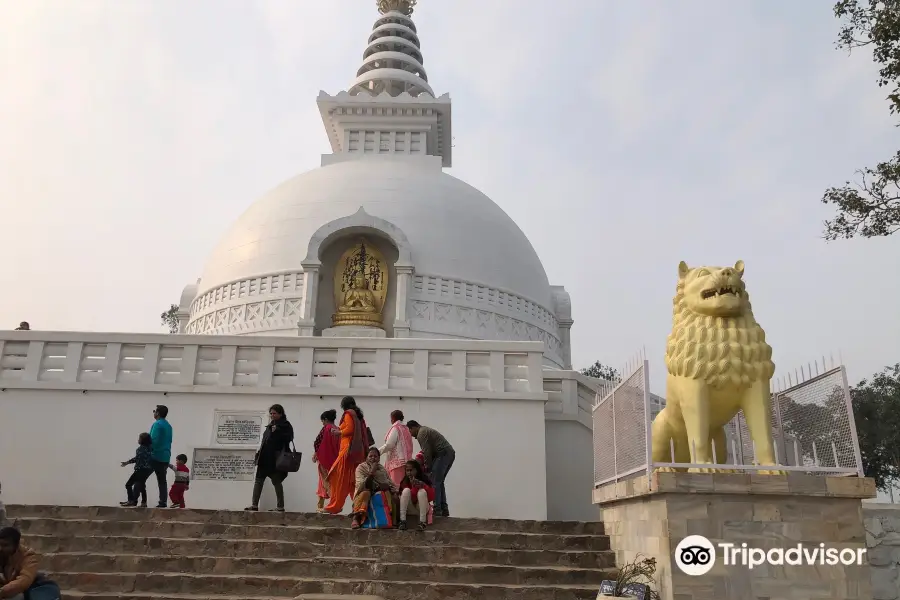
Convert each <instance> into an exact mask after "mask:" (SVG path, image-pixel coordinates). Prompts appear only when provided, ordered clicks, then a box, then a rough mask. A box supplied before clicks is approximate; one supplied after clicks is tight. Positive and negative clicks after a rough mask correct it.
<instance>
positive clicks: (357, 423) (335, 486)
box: [323, 396, 368, 515]
mask: <svg viewBox="0 0 900 600" xmlns="http://www.w3.org/2000/svg"><path fill="white" fill-rule="evenodd" d="M341 408H342V409H343V411H344V415H343V416H342V417H341V422H340V436H341V447H340V451H339V452H338V456H337V460H335V461H334V464H333V465H332V466H331V469H330V470H329V471H328V477H327V479H326V480H327V483H328V487H329V491H330V492H331V493H330V494H329V495H330V496H331V498H330V501H329V503H328V504H327V505H326V506H325V508H324V509H323V511H324V512H327V513H330V514H333V515H336V514H340V512H341V511H342V510H344V504H345V503H346V502H347V498H350V497H352V496H353V492H354V491H355V489H356V467H358V466H359V465H360V463H362V462H363V461H364V460H366V448H367V444H366V442H367V441H368V439H367V437H368V436H367V433H366V422H365V421H364V420H363V413H362V411H361V410H360V409H359V407H358V406H356V400H354V399H353V397H351V396H344V398H343V399H342V400H341Z"/></svg>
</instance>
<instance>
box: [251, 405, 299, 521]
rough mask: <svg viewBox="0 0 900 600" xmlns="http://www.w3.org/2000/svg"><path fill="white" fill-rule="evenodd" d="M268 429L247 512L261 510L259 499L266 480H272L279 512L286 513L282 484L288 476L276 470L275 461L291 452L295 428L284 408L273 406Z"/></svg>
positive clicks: (259, 457) (264, 435) (260, 449)
mask: <svg viewBox="0 0 900 600" xmlns="http://www.w3.org/2000/svg"><path fill="white" fill-rule="evenodd" d="M269 418H270V419H271V421H269V425H268V427H266V430H265V432H264V433H263V438H262V444H261V445H260V447H259V452H257V453H256V480H255V481H254V482H253V503H252V504H251V505H250V506H248V507H247V508H246V509H245V510H259V497H260V496H262V489H263V484H264V483H265V482H266V478H267V477H268V478H269V479H271V480H272V487H274V488H275V499H276V503H277V506H276V508H275V510H276V511H277V512H284V486H283V485H282V482H283V481H284V480H285V478H286V477H287V476H288V474H287V473H286V472H284V471H279V470H278V469H276V468H275V461H276V460H278V455H279V454H280V453H281V452H282V451H286V452H289V451H290V449H291V442H293V441H294V428H293V427H292V426H291V423H290V421H288V420H287V417H286V416H285V415H284V407H283V406H281V405H280V404H273V405H272V407H271V408H270V409H269Z"/></svg>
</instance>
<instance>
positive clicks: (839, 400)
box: [779, 364, 900, 490]
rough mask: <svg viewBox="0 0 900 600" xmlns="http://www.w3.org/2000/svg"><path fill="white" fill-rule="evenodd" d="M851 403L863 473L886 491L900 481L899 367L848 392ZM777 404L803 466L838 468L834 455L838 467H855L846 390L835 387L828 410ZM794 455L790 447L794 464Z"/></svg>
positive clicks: (826, 404)
mask: <svg viewBox="0 0 900 600" xmlns="http://www.w3.org/2000/svg"><path fill="white" fill-rule="evenodd" d="M850 399H851V402H852V404H853V419H854V421H855V422H856V435H857V438H858V439H859V448H860V455H861V458H862V463H863V471H864V473H865V475H866V477H871V478H872V479H874V480H875V485H877V486H878V488H879V489H881V490H887V489H888V488H890V487H891V485H892V484H893V483H895V482H897V481H900V364H897V365H894V366H893V367H887V368H885V369H884V371H883V372H881V373H877V374H876V375H875V376H874V377H872V379H871V380H865V379H863V380H862V381H860V382H859V384H857V385H856V386H855V387H852V388H850ZM779 402H780V406H781V423H782V426H783V428H784V433H785V436H786V437H787V439H788V440H791V439H793V440H794V442H795V443H796V444H797V446H798V454H799V456H800V461H801V464H810V465H811V464H812V462H813V457H814V456H815V457H816V458H818V459H819V464H820V465H821V466H835V458H834V457H835V454H837V463H838V466H843V467H846V466H849V465H853V464H855V462H856V457H855V453H854V449H853V444H852V440H850V439H849V437H848V436H847V435H846V433H845V432H846V431H847V430H848V428H849V423H848V421H847V418H846V417H845V416H843V415H844V414H845V409H844V407H843V404H844V391H843V386H835V387H834V389H833V390H832V391H831V393H829V395H828V396H827V397H826V399H825V402H824V404H818V403H801V402H797V401H796V400H794V399H793V398H791V397H789V396H782V397H781V398H780V399H779ZM787 443H788V444H790V442H787ZM813 445H815V448H816V453H815V454H814V453H813ZM792 454H793V447H792V446H790V445H789V447H788V456H787V458H788V461H789V462H790V464H793V463H794V457H793V456H792Z"/></svg>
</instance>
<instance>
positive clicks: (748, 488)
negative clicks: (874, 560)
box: [594, 473, 875, 600]
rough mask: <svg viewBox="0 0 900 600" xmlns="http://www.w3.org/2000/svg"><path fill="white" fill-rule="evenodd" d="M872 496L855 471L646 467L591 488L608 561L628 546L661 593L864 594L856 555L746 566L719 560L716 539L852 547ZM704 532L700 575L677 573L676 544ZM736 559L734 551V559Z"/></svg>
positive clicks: (732, 596) (861, 533) (805, 598)
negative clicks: (708, 559) (705, 560)
mask: <svg viewBox="0 0 900 600" xmlns="http://www.w3.org/2000/svg"><path fill="white" fill-rule="evenodd" d="M874 496H875V482H874V481H873V480H871V479H860V478H857V477H832V476H816V475H805V474H800V473H792V474H790V475H781V476H779V475H755V474H753V475H750V474H728V473H715V474H712V473H654V474H653V477H652V478H651V479H650V480H648V478H647V477H637V478H635V479H631V480H628V481H624V482H619V483H616V484H611V485H608V486H604V487H602V488H599V489H595V490H594V503H595V504H598V505H599V506H600V511H601V518H602V520H603V522H604V525H605V528H606V532H607V534H608V535H609V536H610V544H611V547H612V549H613V550H614V551H615V553H616V564H617V565H618V566H620V567H621V566H622V565H623V564H625V563H626V562H630V561H632V560H634V558H635V557H636V556H637V555H638V554H642V555H644V556H647V557H651V556H652V557H655V558H656V560H657V576H656V581H657V585H656V586H655V587H656V589H657V590H658V591H659V593H660V597H661V598H662V600H768V599H772V600H774V599H776V598H777V599H779V600H791V599H795V598H796V599H797V600H812V599H818V598H822V599H825V598H828V599H831V600H851V599H852V600H872V590H871V583H870V569H869V566H868V564H867V562H866V559H865V558H866V557H865V554H863V555H862V558H863V564H862V565H860V566H857V565H856V564H853V565H844V564H842V563H841V562H837V564H836V565H829V564H816V565H814V566H810V565H806V564H800V565H790V564H783V565H779V566H772V565H769V564H763V565H760V566H755V567H754V568H752V569H749V568H748V567H747V566H745V565H741V564H734V563H733V561H729V562H731V563H732V564H726V561H725V557H724V556H723V549H722V548H720V547H719V544H734V545H735V547H736V548H741V545H742V544H744V543H746V544H747V546H748V547H749V548H760V549H762V550H764V551H766V552H768V550H770V549H774V548H782V549H784V550H788V549H789V548H796V547H797V545H798V544H802V546H803V547H804V548H807V549H809V550H810V551H812V550H816V549H818V550H820V551H821V546H820V544H824V546H825V548H826V549H827V548H836V549H838V550H841V549H845V548H848V549H853V551H854V552H856V553H857V555H859V550H863V549H865V547H866V531H865V529H864V527H863V518H862V502H861V499H862V498H872V497H874ZM689 535H698V536H703V537H705V538H707V539H708V540H709V541H710V542H711V543H712V545H713V546H714V548H715V554H716V559H715V564H714V566H713V567H712V569H711V570H710V571H709V572H708V573H706V574H703V575H697V576H691V575H687V574H685V573H683V572H682V571H681V570H680V569H679V567H678V566H677V565H676V562H675V550H676V547H677V546H678V543H679V542H680V541H681V540H682V539H684V538H685V537H687V536H689ZM738 560H739V561H740V558H739V557H738Z"/></svg>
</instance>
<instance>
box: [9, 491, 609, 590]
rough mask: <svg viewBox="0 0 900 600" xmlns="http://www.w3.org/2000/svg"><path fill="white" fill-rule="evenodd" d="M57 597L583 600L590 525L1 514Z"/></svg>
mask: <svg viewBox="0 0 900 600" xmlns="http://www.w3.org/2000/svg"><path fill="white" fill-rule="evenodd" d="M8 512H9V518H10V519H14V520H15V521H16V522H17V525H18V526H19V528H20V529H21V530H22V533H23V536H24V537H23V540H24V543H25V544H27V545H29V546H31V547H33V548H35V549H36V550H38V551H39V552H41V553H42V554H43V555H44V558H43V560H42V569H43V570H45V571H47V572H49V573H51V574H52V577H53V578H55V579H56V580H57V581H58V582H59V583H60V585H61V587H62V588H63V590H64V592H65V593H64V596H65V597H66V598H85V599H88V598H96V599H107V598H108V599H113V598H115V599H118V600H121V599H133V600H150V599H152V598H171V599H173V600H175V599H179V598H185V599H191V600H198V599H204V598H208V599H210V600H230V599H231V598H234V599H237V598H242V599H246V598H254V599H258V600H267V599H274V598H295V597H297V596H300V595H302V594H322V593H326V594H368V595H375V596H382V597H383V598H385V600H413V599H416V600H431V599H435V600H437V599H439V598H440V599H442V600H444V599H446V600H481V599H485V600H488V599H489V600H513V599H515V600H588V599H590V600H594V598H595V597H596V595H597V590H598V588H599V585H600V581H602V580H603V579H608V578H609V577H610V576H611V575H612V574H613V573H614V569H613V568H612V566H613V565H612V560H613V557H612V553H611V552H609V540H608V538H607V537H606V536H604V535H603V528H602V524H600V523H580V522H545V521H510V520H486V519H456V518H450V519H439V520H438V521H437V522H436V523H435V525H434V526H433V527H431V528H429V529H428V530H427V531H426V532H424V533H421V532H417V531H414V530H412V529H411V530H410V531H405V532H401V531H396V530H374V531H373V530H360V531H352V530H350V528H349V519H348V518H347V517H333V516H326V515H317V514H306V513H285V514H278V513H248V512H229V511H209V510H190V509H189V510H151V509H120V508H110V507H51V506H10V507H8Z"/></svg>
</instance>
